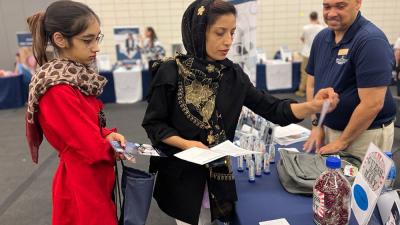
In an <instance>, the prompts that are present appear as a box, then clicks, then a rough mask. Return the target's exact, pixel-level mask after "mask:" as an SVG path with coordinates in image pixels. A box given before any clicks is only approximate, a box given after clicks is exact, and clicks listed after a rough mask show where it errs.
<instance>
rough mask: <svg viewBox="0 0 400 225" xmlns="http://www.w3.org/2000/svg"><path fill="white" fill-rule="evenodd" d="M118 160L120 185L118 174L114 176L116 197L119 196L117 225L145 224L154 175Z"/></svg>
mask: <svg viewBox="0 0 400 225" xmlns="http://www.w3.org/2000/svg"><path fill="white" fill-rule="evenodd" d="M120 162H121V164H122V177H121V186H120V187H119V180H118V176H116V179H117V181H116V182H117V192H118V196H117V197H119V203H120V204H119V206H120V216H119V220H118V225H145V223H146V219H147V215H148V213H149V209H150V204H151V199H152V196H153V187H154V175H153V174H151V173H147V172H145V171H142V170H138V169H135V168H132V167H127V166H125V165H124V163H123V162H122V160H121V161H120ZM116 171H117V169H116ZM117 174H118V171H117ZM121 192H122V201H121V194H120V193H121ZM121 203H122V204H121Z"/></svg>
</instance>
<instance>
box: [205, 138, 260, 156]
mask: <svg viewBox="0 0 400 225" xmlns="http://www.w3.org/2000/svg"><path fill="white" fill-rule="evenodd" d="M211 150H212V151H214V152H218V153H221V154H224V155H229V156H233V157H238V156H242V155H249V154H257V153H259V152H253V151H250V150H246V149H244V148H240V147H238V146H236V145H234V144H233V143H232V142H231V141H224V142H222V143H221V144H219V145H216V146H214V147H212V148H211Z"/></svg>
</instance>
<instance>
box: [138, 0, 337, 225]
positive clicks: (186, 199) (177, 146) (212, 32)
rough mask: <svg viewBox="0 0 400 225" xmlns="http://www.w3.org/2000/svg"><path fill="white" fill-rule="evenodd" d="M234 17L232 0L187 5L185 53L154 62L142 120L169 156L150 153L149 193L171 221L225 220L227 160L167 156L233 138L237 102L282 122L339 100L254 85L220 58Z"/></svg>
mask: <svg viewBox="0 0 400 225" xmlns="http://www.w3.org/2000/svg"><path fill="white" fill-rule="evenodd" d="M236 15H237V14H236V9H235V7H234V6H233V4H232V3H230V2H225V1H222V0H198V1H195V2H193V3H192V4H191V5H190V6H189V7H188V8H187V10H186V11H185V13H184V15H183V18H182V37H183V43H184V46H185V49H186V51H187V54H186V55H182V54H180V55H178V56H176V57H175V58H171V59H169V60H164V61H163V62H156V64H155V65H154V66H153V72H154V73H155V77H154V80H153V83H152V87H151V90H150V94H149V104H148V106H147V110H146V113H145V116H144V119H143V124H142V125H143V127H144V128H145V130H146V132H147V134H148V137H149V138H150V140H151V142H152V143H153V144H154V145H155V146H156V147H160V148H161V149H164V150H165V153H166V154H167V155H168V156H169V157H166V158H161V159H160V158H158V159H157V158H152V159H151V162H150V171H151V172H156V171H158V175H157V178H156V184H155V189H154V198H155V199H156V200H157V203H158V205H159V207H160V208H161V210H163V211H164V212H165V213H167V214H168V215H170V216H172V217H174V218H175V219H176V222H177V224H210V223H211V221H214V220H216V219H218V220H221V221H225V222H229V221H231V219H232V215H233V213H234V203H235V201H236V200H237V196H236V187H235V181H234V177H233V174H232V167H231V162H230V158H229V157H226V158H223V159H222V160H218V161H217V162H214V163H211V164H210V165H209V166H200V165H196V164H193V163H189V162H186V161H183V160H180V159H178V158H176V157H173V154H174V153H177V152H179V151H183V150H186V149H189V148H191V147H199V148H205V149H206V148H209V147H212V146H215V145H217V144H219V143H222V142H224V141H225V140H231V141H232V140H233V137H234V133H235V128H236V124H237V122H238V118H239V115H240V112H241V109H242V107H243V106H246V107H248V108H250V109H251V110H253V111H254V112H256V113H257V114H259V115H261V116H263V117H264V118H266V119H268V120H270V121H272V122H274V123H277V124H281V125H287V124H290V123H296V122H299V121H301V119H303V118H305V117H307V115H311V114H313V113H314V112H319V111H320V110H321V107H322V104H323V101H324V100H325V99H327V100H329V101H330V102H331V108H330V110H332V109H333V108H335V106H336V104H337V102H338V97H337V94H336V93H335V92H334V91H333V90H332V89H331V88H326V89H322V90H320V91H319V92H318V93H316V95H315V98H314V99H313V100H311V101H309V102H306V103H296V102H295V101H293V100H290V99H284V100H280V99H277V98H275V97H273V96H272V95H269V94H267V93H266V92H263V91H260V90H257V89H256V88H255V87H254V86H253V84H252V83H251V82H250V80H249V77H248V75H247V74H245V73H244V72H243V70H242V69H241V68H240V66H239V65H237V64H234V63H233V62H232V61H230V60H229V59H228V58H226V55H227V54H228V51H229V49H230V47H231V45H232V41H233V37H234V33H235V29H236ZM211 196H212V197H211ZM210 197H211V198H210ZM221 208H223V210H221Z"/></svg>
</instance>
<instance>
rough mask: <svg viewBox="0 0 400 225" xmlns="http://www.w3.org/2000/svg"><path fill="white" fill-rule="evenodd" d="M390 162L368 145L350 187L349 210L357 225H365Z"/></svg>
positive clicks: (372, 146) (377, 150)
mask: <svg viewBox="0 0 400 225" xmlns="http://www.w3.org/2000/svg"><path fill="white" fill-rule="evenodd" d="M391 166H392V162H391V161H390V159H389V158H388V157H387V156H385V154H384V153H383V152H382V151H380V150H379V148H378V147H376V146H375V145H374V144H372V143H370V145H369V147H368V151H367V154H366V155H365V157H364V160H363V163H362V164H361V168H360V172H359V173H358V174H357V177H356V179H355V180H354V183H353V186H352V199H351V208H352V209H353V212H354V215H355V217H356V219H357V221H358V224H359V225H367V224H368V222H369V220H370V218H371V215H372V212H373V211H374V208H375V205H376V202H377V201H378V197H379V195H380V194H381V191H382V188H383V186H384V183H385V179H386V177H387V175H388V173H389V170H390V167H391Z"/></svg>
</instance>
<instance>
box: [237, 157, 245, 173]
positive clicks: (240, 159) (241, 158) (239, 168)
mask: <svg viewBox="0 0 400 225" xmlns="http://www.w3.org/2000/svg"><path fill="white" fill-rule="evenodd" d="M237 161H238V162H237V163H238V167H237V171H239V172H243V170H244V169H243V156H239V157H237Z"/></svg>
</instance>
